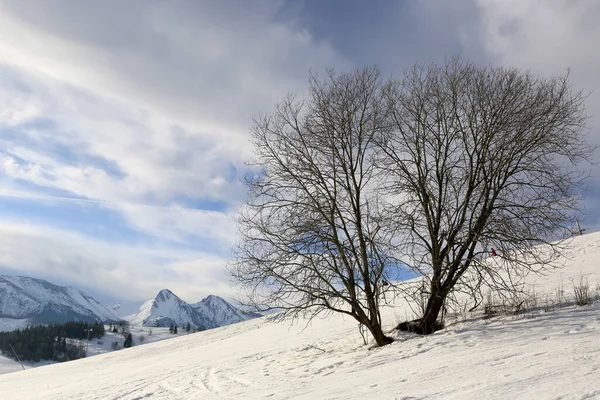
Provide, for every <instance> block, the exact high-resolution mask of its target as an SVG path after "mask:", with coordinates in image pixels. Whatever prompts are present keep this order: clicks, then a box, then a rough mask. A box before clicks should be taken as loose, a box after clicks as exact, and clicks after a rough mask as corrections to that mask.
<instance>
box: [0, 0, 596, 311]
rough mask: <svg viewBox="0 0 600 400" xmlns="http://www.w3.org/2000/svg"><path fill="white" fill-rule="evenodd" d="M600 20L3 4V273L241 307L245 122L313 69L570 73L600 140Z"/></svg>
mask: <svg viewBox="0 0 600 400" xmlns="http://www.w3.org/2000/svg"><path fill="white" fill-rule="evenodd" d="M599 20H600V2H598V1H596V0H453V1H445V0H427V1H417V0H404V1H403V0H389V1H388V0H379V1H358V0H356V1H355V0H327V1H318V0H289V1H286V0H255V1H251V2H250V1H243V0H239V1H238V0H223V1H199V0H189V1H185V0H173V1H164V0H129V1H120V0H104V1H84V2H76V1H71V0H52V1H42V0H31V1H21V0H14V1H13V0H0V274H9V275H25V276H33V277H37V278H41V279H47V280H49V281H51V282H53V283H56V284H61V285H71V286H75V287H78V288H80V289H82V290H84V291H85V292H86V293H90V294H92V295H93V296H94V297H96V298H97V299H98V300H100V301H102V302H104V303H106V304H110V303H111V302H117V301H137V300H144V299H148V298H151V297H153V296H154V295H156V293H157V292H158V291H159V290H160V289H163V288H169V289H170V290H172V291H173V292H174V293H176V294H177V295H179V296H180V297H181V298H183V299H184V300H187V301H199V300H200V299H201V298H203V297H205V296H207V295H209V294H216V295H220V296H224V297H230V298H231V297H236V288H235V286H234V285H233V284H232V283H231V282H230V280H229V278H228V277H227V274H226V271H225V265H226V263H227V261H228V259H229V258H230V255H231V250H230V249H231V246H232V245H233V244H234V243H235V241H236V225H235V215H236V210H237V209H238V207H239V206H240V204H241V202H242V201H243V199H244V198H245V194H246V193H245V190H246V189H245V187H244V185H243V183H242V178H243V176H244V174H245V173H246V167H245V164H244V160H246V159H248V158H249V157H250V156H251V155H252V149H251V146H250V144H249V142H248V136H249V129H250V127H251V125H252V118H253V117H254V116H256V115H257V114H260V113H264V112H269V111H271V110H272V109H273V107H274V105H275V104H276V102H277V100H278V99H280V98H282V97H283V96H284V95H285V94H286V93H289V92H293V93H298V94H300V95H302V94H303V93H305V91H306V87H307V78H308V74H309V71H311V70H312V71H315V72H317V73H319V72H320V71H321V72H322V71H324V70H325V69H326V68H333V69H335V70H336V71H349V70H352V69H355V68H360V67H364V66H369V65H377V66H378V67H379V68H380V69H381V70H382V71H383V73H384V74H386V75H395V76H399V75H401V74H402V71H403V70H404V69H406V68H409V67H411V66H412V65H413V64H414V63H416V62H421V63H430V62H438V63H439V62H444V60H445V59H447V58H449V57H453V56H456V55H460V56H461V57H463V58H464V59H467V60H472V61H475V62H477V63H481V64H486V65H501V66H507V67H517V68H521V69H528V70H531V71H533V72H535V73H539V74H543V75H545V76H551V75H556V74H564V73H566V72H567V71H570V74H571V75H570V76H571V82H572V84H573V86H574V88H576V89H578V90H583V91H584V92H585V93H589V97H588V98H587V101H586V105H587V112H588V114H589V115H590V119H589V123H588V125H589V141H590V143H592V144H600V132H599V130H598V128H599V127H600V112H598V111H597V110H598V109H599V107H600V97H599V96H600V74H599V73H598V71H600V52H598V51H597V43H598V42H599V41H600V24H598V21H599ZM597 172H600V166H595V167H594V170H593V171H592V178H591V179H590V181H589V191H588V192H587V194H586V199H585V201H584V204H585V206H586V208H587V213H586V215H584V216H583V217H582V225H583V226H584V227H585V228H586V229H588V230H589V231H595V230H598V228H600V211H597V210H596V208H597V204H598V201H599V200H600V180H599V179H598V178H597V176H600V174H598V173H597Z"/></svg>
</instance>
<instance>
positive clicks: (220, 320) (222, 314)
mask: <svg viewBox="0 0 600 400" xmlns="http://www.w3.org/2000/svg"><path fill="white" fill-rule="evenodd" d="M191 306H192V307H194V308H195V309H196V310H198V311H200V312H201V313H202V314H204V315H206V316H207V317H208V318H210V319H211V320H212V321H213V322H214V323H215V324H216V325H217V326H225V325H230V324H235V323H236V322H242V321H247V320H249V319H252V318H258V317H262V315H260V314H257V313H253V312H246V311H242V310H240V309H238V308H235V307H234V306H232V305H231V304H229V303H228V302H227V301H225V300H224V299H223V298H221V297H219V296H214V295H210V296H208V297H206V298H205V299H203V300H202V301H199V302H198V303H194V304H192V305H191Z"/></svg>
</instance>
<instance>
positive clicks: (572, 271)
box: [0, 233, 600, 400]
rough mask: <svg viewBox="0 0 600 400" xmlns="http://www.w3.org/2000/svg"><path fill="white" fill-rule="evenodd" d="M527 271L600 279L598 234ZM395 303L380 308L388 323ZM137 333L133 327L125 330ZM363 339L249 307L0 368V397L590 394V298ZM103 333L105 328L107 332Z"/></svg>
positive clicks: (398, 315) (543, 289) (593, 323)
mask: <svg viewBox="0 0 600 400" xmlns="http://www.w3.org/2000/svg"><path fill="white" fill-rule="evenodd" d="M573 246H574V248H573V252H572V259H571V260H569V261H567V263H566V267H565V268H564V269H562V270H557V271H554V272H552V273H551V274H549V275H547V276H545V277H542V278H535V279H534V278H533V277H532V279H533V281H532V282H534V283H535V292H536V293H537V294H538V295H539V298H540V302H541V299H542V298H543V297H544V296H545V295H547V296H548V297H547V298H550V297H554V295H555V293H556V291H557V288H558V287H559V286H560V285H561V282H562V285H563V287H564V289H565V294H566V295H567V296H572V285H571V279H574V280H576V281H578V280H579V278H580V277H581V276H585V277H587V280H588V282H589V284H590V286H591V288H590V289H591V291H592V294H594V295H595V294H596V293H595V290H596V289H595V288H596V286H597V285H598V284H599V283H600V234H599V233H595V234H590V235H586V236H582V237H578V238H576V240H575V241H574V243H573ZM406 313H407V311H405V310H403V309H402V308H387V309H385V310H384V312H383V315H384V320H385V321H386V323H387V326H388V327H391V326H393V325H394V324H396V323H397V322H398V319H403V318H404V315H406ZM134 336H135V335H134ZM396 338H397V341H396V342H394V343H393V344H391V345H389V346H385V347H383V348H376V349H371V350H369V346H365V345H364V344H363V343H362V338H361V337H360V335H359V333H358V329H357V323H356V322H355V321H354V320H352V319H351V318H348V317H343V316H339V315H335V316H331V317H329V318H327V319H315V320H313V321H312V322H311V323H309V324H308V325H307V324H306V323H302V322H301V323H297V324H295V325H292V326H290V325H289V324H285V323H274V322H270V321H268V320H267V319H266V318H259V319H255V320H251V321H246V322H242V323H239V324H234V325H230V326H226V327H222V328H217V329H212V330H209V331H205V332H200V333H196V334H190V335H185V336H183V337H178V338H174V339H172V340H163V341H158V342H156V343H150V344H147V345H144V346H136V347H133V348H131V349H127V350H122V351H117V352H110V353H107V354H100V355H98V356H94V357H90V358H86V359H82V360H78V361H73V362H68V363H62V364H55V365H50V366H44V367H41V368H34V369H29V370H26V371H19V372H14V373H8V374H5V375H1V376H0V394H1V395H0V397H1V398H2V400H7V399H31V400H33V399H124V400H126V399H130V400H133V399H149V398H155V399H228V398H236V399H237V398H239V399H248V398H257V399H258V398H260V399H262V398H273V399H288V398H305V399H380V398H382V399H415V398H416V399H420V398H428V399H486V398H502V399H516V398H519V399H523V398H524V399H593V398H598V399H600V380H599V379H598V378H599V377H600V303H598V302H595V303H593V304H592V305H588V306H583V307H577V306H574V305H571V306H563V307H558V308H556V309H555V310H554V311H552V310H550V311H548V312H544V310H543V309H539V310H537V311H535V312H528V313H525V314H520V315H510V316H501V317H495V318H490V319H482V318H480V317H477V316H473V318H470V319H467V320H466V321H461V322H456V323H454V324H452V325H450V326H449V327H447V328H446V329H444V330H443V331H439V332H437V333H435V334H434V335H430V336H427V337H419V336H414V335H410V334H400V335H397V336H396ZM108 341H109V339H105V342H108Z"/></svg>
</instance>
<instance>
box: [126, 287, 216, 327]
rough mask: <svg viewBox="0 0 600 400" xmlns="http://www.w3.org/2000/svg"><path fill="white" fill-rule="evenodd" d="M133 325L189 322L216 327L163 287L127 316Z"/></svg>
mask: <svg viewBox="0 0 600 400" xmlns="http://www.w3.org/2000/svg"><path fill="white" fill-rule="evenodd" d="M126 319H128V320H129V322H130V323H131V324H132V325H144V326H157V325H158V326H169V325H171V324H175V325H178V326H185V325H186V324H187V323H188V322H189V323H190V326H191V327H192V328H194V329H201V330H205V329H210V328H216V327H217V326H218V325H217V324H215V323H214V322H213V321H212V320H211V319H210V318H208V317H207V316H205V315H204V314H202V313H201V312H200V311H198V310H196V309H195V308H194V307H192V306H190V305H189V304H188V303H186V302H185V301H183V300H181V299H180V298H179V297H177V295H175V294H174V293H173V292H171V291H170V290H169V289H163V290H161V291H160V292H158V294H157V295H156V297H155V298H153V299H151V300H148V301H147V302H145V303H144V304H143V305H142V306H141V307H140V311H139V312H138V313H137V314H134V315H132V316H129V317H126Z"/></svg>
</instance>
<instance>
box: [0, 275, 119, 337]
mask: <svg viewBox="0 0 600 400" xmlns="http://www.w3.org/2000/svg"><path fill="white" fill-rule="evenodd" d="M48 313H54V314H56V315H61V316H62V317H63V319H64V320H69V319H71V320H73V319H76V320H103V321H107V320H116V319H117V316H116V315H115V314H114V313H113V312H111V311H109V310H108V309H107V308H106V307H104V306H103V305H101V304H100V303H98V302H97V301H96V300H95V299H94V298H92V297H90V296H88V295H86V294H85V293H83V292H82V291H81V290H78V289H75V288H72V287H63V286H57V285H54V284H52V283H50V282H47V281H44V280H42V279H35V278H29V277H25V276H5V275H3V276H0V316H1V317H2V321H0V331H1V330H10V329H11V326H20V325H22V324H21V321H22V320H31V321H30V322H29V324H36V323H39V320H40V319H42V320H44V318H45V317H46V318H49V319H52V317H50V316H48V315H45V314H48ZM10 319H13V321H10Z"/></svg>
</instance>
